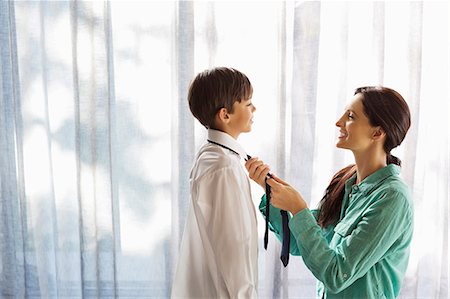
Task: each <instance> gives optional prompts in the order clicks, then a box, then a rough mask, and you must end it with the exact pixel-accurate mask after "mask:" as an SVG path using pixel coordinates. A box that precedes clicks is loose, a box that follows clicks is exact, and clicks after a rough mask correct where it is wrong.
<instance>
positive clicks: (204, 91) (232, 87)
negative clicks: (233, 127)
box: [188, 67, 253, 128]
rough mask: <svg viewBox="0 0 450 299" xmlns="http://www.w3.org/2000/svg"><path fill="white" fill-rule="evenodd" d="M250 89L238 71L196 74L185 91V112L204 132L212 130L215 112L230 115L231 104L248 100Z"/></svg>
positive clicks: (226, 69) (217, 69) (212, 71)
mask: <svg viewBox="0 0 450 299" xmlns="http://www.w3.org/2000/svg"><path fill="white" fill-rule="evenodd" d="M252 93H253V87H252V84H251V83H250V80H249V79H248V78H247V76H246V75H245V74H243V73H241V72H240V71H238V70H236V69H233V68H227V67H216V68H213V69H209V70H205V71H203V72H201V73H199V74H198V75H197V76H196V77H195V79H194V80H193V81H192V83H191V85H190V87H189V94H188V102H189V108H190V110H191V112H192V114H193V115H194V116H195V118H197V119H198V121H199V122H200V123H201V124H202V125H203V126H205V127H206V128H214V122H215V117H216V114H217V112H219V110H220V109H222V108H226V109H227V110H228V112H229V113H233V104H234V103H235V102H239V103H240V102H241V101H242V100H243V99H245V100H247V99H249V98H250V97H251V96H252Z"/></svg>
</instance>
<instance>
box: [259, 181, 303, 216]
mask: <svg viewBox="0 0 450 299" xmlns="http://www.w3.org/2000/svg"><path fill="white" fill-rule="evenodd" d="M272 176H273V178H271V179H267V184H269V185H270V187H271V193H270V194H271V203H272V205H273V206H274V207H277V208H279V209H282V210H285V211H289V212H291V213H292V215H295V214H297V213H298V212H300V211H301V210H303V209H305V208H307V207H308V205H307V204H306V202H305V200H304V199H303V197H302V196H301V195H300V193H299V192H298V191H297V190H295V189H294V188H293V187H292V186H290V185H289V184H288V183H286V182H285V181H283V180H282V179H280V178H278V177H276V176H275V175H273V174H272Z"/></svg>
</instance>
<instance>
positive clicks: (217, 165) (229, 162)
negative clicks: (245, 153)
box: [191, 143, 240, 179]
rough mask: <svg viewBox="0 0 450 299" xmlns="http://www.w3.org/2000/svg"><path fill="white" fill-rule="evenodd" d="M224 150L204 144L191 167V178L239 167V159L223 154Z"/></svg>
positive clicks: (232, 155)
mask: <svg viewBox="0 0 450 299" xmlns="http://www.w3.org/2000/svg"><path fill="white" fill-rule="evenodd" d="M225 151H226V149H222V148H221V147H218V146H215V145H212V144H210V143H206V144H205V145H203V146H202V147H201V148H200V149H199V151H198V152H197V155H196V158H195V161H194V165H193V167H192V173H191V177H192V178H197V179H198V178H199V177H202V176H205V175H208V174H212V173H214V172H217V171H220V170H226V169H232V168H234V167H240V164H239V162H240V158H239V156H237V157H238V158H237V159H236V158H235V157H234V154H231V155H230V154H229V153H227V152H225Z"/></svg>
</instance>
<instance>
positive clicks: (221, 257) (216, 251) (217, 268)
mask: <svg viewBox="0 0 450 299" xmlns="http://www.w3.org/2000/svg"><path fill="white" fill-rule="evenodd" d="M247 180H248V178H247V177H246V176H245V177H244V178H243V177H242V170H241V171H240V170H239V169H236V168H233V167H226V168H222V169H219V170H216V171H214V172H213V173H211V174H209V175H205V176H204V177H202V178H201V182H197V184H195V186H196V190H193V191H194V193H193V207H194V213H195V217H196V218H197V223H198V224H199V230H200V235H201V239H202V243H203V246H205V245H206V246H210V248H211V256H207V257H206V258H208V261H207V263H206V264H207V265H208V266H207V267H208V268H209V271H211V274H212V276H213V281H214V284H216V286H215V287H216V290H221V291H219V293H218V294H217V295H218V297H229V298H255V297H256V287H257V286H256V283H255V282H256V281H257V273H255V272H257V271H255V267H254V265H255V264H256V261H253V260H252V259H255V260H256V259H257V252H256V251H257V246H254V244H253V246H252V242H254V241H255V238H256V240H257V230H256V218H255V212H254V208H253V207H252V206H251V205H252V203H251V198H248V197H249V194H248V192H246V189H245V188H247V187H248V182H247ZM256 242H257V241H256ZM255 247H256V248H255ZM221 292H227V293H221Z"/></svg>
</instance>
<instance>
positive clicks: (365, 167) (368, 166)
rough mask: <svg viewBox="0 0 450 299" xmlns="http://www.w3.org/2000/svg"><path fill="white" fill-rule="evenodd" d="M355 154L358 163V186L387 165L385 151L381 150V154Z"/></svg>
mask: <svg viewBox="0 0 450 299" xmlns="http://www.w3.org/2000/svg"><path fill="white" fill-rule="evenodd" d="M353 154H354V156H355V163H356V174H357V177H356V184H359V183H361V182H362V181H363V180H364V179H365V178H366V177H368V176H369V175H371V174H372V173H374V172H376V171H377V170H379V169H381V168H383V167H385V166H386V165H387V164H386V153H385V152H384V150H381V152H380V151H370V152H365V153H355V152H353Z"/></svg>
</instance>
